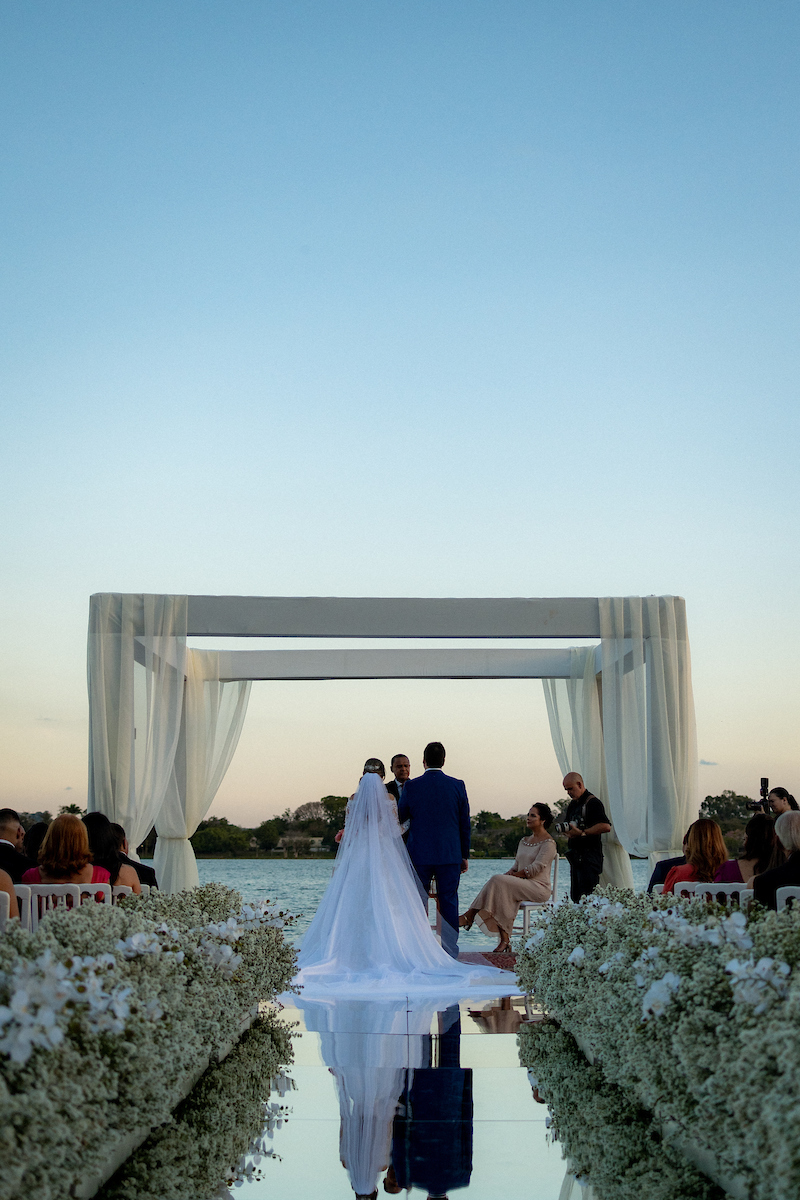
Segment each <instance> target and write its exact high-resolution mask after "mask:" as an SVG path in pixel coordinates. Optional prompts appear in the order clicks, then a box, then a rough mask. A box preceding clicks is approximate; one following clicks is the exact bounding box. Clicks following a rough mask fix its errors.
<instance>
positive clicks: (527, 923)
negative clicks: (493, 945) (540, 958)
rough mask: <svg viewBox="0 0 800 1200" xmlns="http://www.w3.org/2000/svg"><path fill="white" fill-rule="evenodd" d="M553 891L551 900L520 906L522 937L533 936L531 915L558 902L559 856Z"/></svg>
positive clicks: (524, 903)
mask: <svg viewBox="0 0 800 1200" xmlns="http://www.w3.org/2000/svg"><path fill="white" fill-rule="evenodd" d="M551 882H552V889H551V892H550V899H549V900H523V901H522V904H520V906H519V908H520V912H521V913H522V930H521V932H522V936H523V937H524V938H529V937H530V935H531V913H534V912H537V911H541V909H543V908H550V907H551V906H552V905H553V904H555V903H556V902H557V900H558V855H556V856H555V858H554V859H553V874H552V880H551ZM512 932H513V933H519V932H520V930H519V929H515V930H512Z"/></svg>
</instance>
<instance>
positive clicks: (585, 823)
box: [564, 771, 611, 901]
mask: <svg viewBox="0 0 800 1200" xmlns="http://www.w3.org/2000/svg"><path fill="white" fill-rule="evenodd" d="M564 791H565V792H566V793H567V795H568V796H569V805H568V806H567V811H566V813H565V815H564V819H565V820H566V821H569V822H570V830H569V832H568V834H567V842H568V845H567V858H568V859H569V870H570V888H569V894H570V898H571V899H572V900H576V901H577V900H580V898H581V896H588V895H589V893H590V892H593V891H594V889H595V888H596V887H597V885H598V883H599V882H600V874H601V872H602V870H603V843H602V840H601V834H603V833H608V832H609V830H610V829H611V825H610V823H609V820H608V817H607V816H606V810H605V809H604V808H603V802H602V800H598V798H597V796H594V795H592V793H591V792H590V791H587V789H586V785H585V784H584V782H583V779H582V778H581V776H580V775H579V774H578V772H577V771H570V773H569V774H568V775H565V776H564Z"/></svg>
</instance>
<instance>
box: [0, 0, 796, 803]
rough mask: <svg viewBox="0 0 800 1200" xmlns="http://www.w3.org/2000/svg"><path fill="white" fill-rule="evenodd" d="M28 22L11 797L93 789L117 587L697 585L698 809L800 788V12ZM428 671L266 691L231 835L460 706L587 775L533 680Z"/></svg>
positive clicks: (393, 8)
mask: <svg viewBox="0 0 800 1200" xmlns="http://www.w3.org/2000/svg"><path fill="white" fill-rule="evenodd" d="M0 24H1V25H2V38H1V39H0V43H1V44H2V48H1V49H0V54H1V55H2V59H3V61H2V64H1V66H2V69H0V93H1V94H2V111H3V113H4V117H3V120H2V156H3V164H4V166H3V171H2V180H0V201H1V202H2V230H3V233H2V239H1V243H0V244H1V245H2V250H1V251H0V253H2V263H1V264H0V268H1V271H2V279H3V284H2V305H3V310H2V329H3V335H2V336H3V348H2V363H1V364H0V369H1V371H2V374H1V375H0V386H1V387H2V397H3V399H2V407H3V427H2V445H3V460H4V468H3V472H2V482H0V487H2V489H3V500H4V509H5V512H6V520H5V521H4V523H3V525H4V532H3V535H2V536H3V563H4V566H5V568H6V569H5V571H4V584H5V586H4V587H3V589H2V618H3V624H4V628H5V629H6V633H7V638H6V643H5V651H6V653H5V654H4V659H5V667H4V670H3V672H2V679H0V689H2V690H1V691H0V728H1V729H2V733H3V741H4V749H3V751H2V753H3V758H4V761H5V763H6V766H7V771H6V772H5V783H4V784H3V785H2V794H3V799H4V800H5V802H14V803H18V804H19V805H20V806H21V807H29V806H30V807H38V806H39V805H40V804H44V803H47V804H49V805H50V806H51V807H52V806H53V805H54V804H58V803H60V802H61V801H62V798H63V795H64V793H65V791H66V789H68V788H69V789H72V791H73V793H74V794H76V795H79V796H81V795H83V793H84V792H85V778H86V766H85V742H86V697H85V668H84V657H85V629H86V615H87V602H88V596H89V594H90V593H92V592H94V591H110V590H122V591H165V592H167V591H168V592H184V591H185V592H190V593H192V592H224V593H255V594H288V595H292V594H323V595H325V594H339V595H392V594H398V595H608V594H645V593H651V592H655V593H662V592H664V593H666V592H672V593H677V594H681V595H684V596H685V597H686V599H687V605H688V614H689V628H690V632H691V636H692V646H693V655H694V668H695V690H696V698H697V707H698V727H699V734H700V753H701V755H702V757H703V758H704V759H706V760H708V761H710V762H715V763H717V764H718V766H716V767H713V768H712V767H708V768H703V773H702V775H701V780H702V784H701V786H702V789H703V791H705V790H714V791H716V790H719V789H720V788H722V787H735V788H737V789H739V790H745V791H750V792H751V793H752V792H753V789H754V788H755V787H757V781H758V777H759V776H760V775H762V774H768V775H769V776H770V777H771V778H772V779H773V780H774V781H776V782H778V781H780V782H782V783H784V784H785V785H786V786H788V787H789V788H790V790H793V791H797V789H798V787H800V778H798V765H799V763H798V751H797V725H798V717H799V716H800V694H799V692H800V689H798V685H797V678H798V674H799V673H800V672H799V668H800V661H798V660H799V658H800V656H799V655H798V651H797V639H796V635H795V623H796V612H797V604H796V599H795V597H796V594H797V587H798V554H797V535H796V529H797V499H796V496H797V484H796V461H797V433H798V402H797V377H798V336H797V330H798V295H797V278H798V257H799V255H798V249H799V248H800V247H799V240H798V176H799V174H800V172H799V171H798V144H799V143H798V123H799V120H798V113H800V106H799V105H798V100H800V95H798V93H799V92H800V73H798V34H800V15H799V14H798V11H797V9H796V8H795V7H794V6H792V5H789V4H784V3H775V4H772V5H757V4H750V3H736V2H733V3H731V2H726V3H714V2H707V3H704V4H702V5H698V4H695V3H662V4H658V5H649V4H643V3H615V2H609V3H605V4H602V5H598V4H596V3H580V2H578V3H567V4H561V3H558V4H557V3H535V2H528V3H524V4H523V3H520V4H516V3H503V2H502V0H501V2H498V3H496V4H493V5H491V6H490V5H486V4H482V3H481V4H479V3H474V2H463V0H459V2H458V3H455V2H449V0H440V2H430V0H429V2H427V3H404V4H402V5H398V4H389V3H385V2H378V3H376V2H371V3H369V4H367V3H361V4H359V3H346V2H342V3H328V4H322V3H307V4H302V3H268V2H263V0H262V2H260V3H246V2H237V3H225V4H223V3H221V2H219V0H217V2H214V3H192V4H187V3H137V4H136V5H123V4H118V3H114V4H108V3H70V4H64V3H58V4H57V3H46V2H43V3H37V4H36V5H35V6H31V5H27V4H24V3H13V2H12V3H8V4H6V5H5V6H4V9H3V14H2V18H0ZM296 686H298V685H293V687H296ZM409 686H410V688H411V690H410V691H409V692H408V694H406V693H405V692H404V690H403V688H400V687H399V686H390V685H386V684H370V685H358V686H357V687H353V686H352V685H336V684H332V685H309V686H308V687H306V688H305V690H303V689H302V688H301V689H300V691H299V692H298V694H297V699H296V701H295V700H294V699H292V700H291V702H290V701H289V700H288V699H287V697H289V694H290V692H291V694H292V696H294V691H292V689H289V688H288V685H286V688H287V690H284V691H282V692H275V689H272V690H271V685H260V688H259V687H256V688H255V689H254V692H253V699H252V701H251V720H250V721H249V722H248V726H247V727H246V729H245V734H244V735H243V739H242V743H241V746H240V752H239V755H238V757H237V760H236V761H235V763H234V766H233V767H232V768H231V773H230V775H229V777H228V779H227V780H226V782H225V784H224V785H223V789H222V791H221V792H220V795H219V797H218V800H217V802H216V808H217V811H219V812H221V813H222V812H224V813H226V814H227V815H231V816H240V817H242V818H243V819H244V817H246V816H247V817H248V818H249V815H252V814H256V815H257V814H258V813H260V812H261V810H262V809H263V810H268V811H278V810H281V809H283V808H284V807H286V804H287V803H288V804H291V805H292V806H293V805H294V804H295V803H300V802H301V801H302V800H304V799H309V798H315V797H316V796H317V795H320V794H323V793H324V792H328V791H334V792H338V791H342V790H345V789H346V788H348V787H350V786H351V784H352V780H353V774H354V772H353V769H352V765H351V764H352V760H353V758H354V757H355V759H356V760H357V763H358V761H363V758H364V757H366V755H367V754H368V753H376V752H377V753H381V752H384V753H386V754H387V755H388V754H390V753H391V752H392V750H393V749H395V748H396V745H395V743H398V744H400V745H402V744H405V742H406V739H407V738H408V740H409V741H413V740H414V739H417V740H419V739H420V738H422V739H423V741H422V744H424V740H427V739H426V738H425V733H424V730H425V728H427V727H428V726H429V725H430V724H431V723H433V722H435V721H437V720H441V721H442V722H443V723H444V724H446V727H447V729H448V736H449V738H450V741H451V745H452V746H453V749H452V750H451V759H454V760H456V761H453V762H452V769H453V771H454V773H456V774H464V775H465V776H466V777H467V778H468V781H469V779H470V778H474V779H475V780H476V781H477V782H476V784H475V793H476V797H477V803H479V804H480V805H481V806H484V804H487V805H489V806H490V807H493V808H497V809H499V810H501V811H507V812H515V811H520V809H521V808H522V807H524V806H526V803H527V802H528V797H531V798H548V797H549V796H551V795H552V792H553V788H556V790H557V788H558V773H557V769H556V768H555V762H554V758H553V756H552V751H551V750H550V748H549V744H548V740H547V731H546V727H545V717H544V706H543V703H542V701H541V696H540V694H539V691H538V689H537V691H536V695H535V696H534V695H532V694H530V691H527V692H526V691H524V690H523V691H521V690H520V688H519V687H518V686H517V685H513V684H505V685H497V686H495V685H492V687H491V689H489V688H488V686H487V685H481V687H483V689H484V690H480V688H479V687H478V685H459V686H458V688H457V689H456V690H453V689H452V688H449V687H445V686H444V685H442V687H441V688H439V689H438V690H437V689H436V688H433V687H432V685H423V684H418V685H409ZM534 686H536V685H534ZM348 689H349V690H348ZM273 693H274V695H273ZM490 694H491V699H490ZM332 697H335V699H332ZM343 710H344V711H345V712H346V714H347V717H346V719H345V720H341V718H340V714H341V713H342V711H343ZM289 711H291V713H292V717H291V720H290V719H289V717H288V715H287V714H288V712H289ZM501 731H502V732H501ZM395 733H396V734H397V736H396V737H395V738H394V741H392V737H393V735H394V734H395ZM384 741H386V743H387V745H386V746H383V742H384ZM375 742H378V743H379V744H380V745H379V747H376V746H375V745H374V743H375ZM362 745H363V746H364V747H365V748H364V749H363V750H362V748H361V747H362ZM419 749H420V750H421V745H420V747H419ZM498 762H499V763H501V764H502V765H501V766H499V767H498V766H497V764H498ZM356 765H357V764H356ZM356 773H357V772H356ZM320 789H321V790H320ZM68 798H71V797H68ZM474 802H476V801H475V800H474Z"/></svg>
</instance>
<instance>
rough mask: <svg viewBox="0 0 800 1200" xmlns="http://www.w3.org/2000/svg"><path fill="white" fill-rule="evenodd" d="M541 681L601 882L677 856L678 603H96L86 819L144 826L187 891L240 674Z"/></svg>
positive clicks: (162, 870) (685, 801) (682, 785)
mask: <svg viewBox="0 0 800 1200" xmlns="http://www.w3.org/2000/svg"><path fill="white" fill-rule="evenodd" d="M188 637H303V638H309V637H313V638H355V637H361V638H370V639H380V638H474V639H486V640H489V639H499V638H504V639H518V640H520V641H521V642H523V643H527V642H528V641H529V640H531V639H536V638H599V639H600V643H599V645H597V646H590V647H586V646H582V647H578V648H572V649H565V650H553V649H544V648H539V649H537V648H531V647H530V646H529V645H527V644H523V645H522V646H521V647H520V648H514V649H489V648H485V647H476V648H474V649H472V648H469V649H439V648H431V649H418V648H415V649H399V650H398V649H364V650H330V649H313V650H263V651H248V650H238V651H200V650H192V649H191V648H189V647H188V646H187V638H188ZM399 678H416V679H423V678H425V679H498V678H507V679H520V678H529V679H542V680H543V683H544V687H545V698H546V701H547V711H548V716H549V719H550V729H551V733H552V736H553V744H554V747H555V751H556V757H557V758H558V762H559V765H560V766H561V768H562V770H563V771H565V772H566V771H568V770H577V771H580V772H581V774H582V775H583V776H584V779H585V780H586V783H587V786H588V787H589V788H590V790H592V791H594V792H596V793H597V795H599V796H600V797H601V798H602V799H603V800H604V801H605V802H606V806H607V809H608V811H609V816H610V818H611V821H612V823H613V826H614V833H613V834H611V835H607V837H606V847H605V851H606V871H605V874H604V879H605V881H607V882H613V883H618V884H620V885H627V886H630V884H631V882H632V877H631V871H630V861H629V858H628V855H629V854H637V855H644V854H649V855H651V856H653V857H654V858H658V857H661V856H663V855H664V854H669V853H675V854H677V853H680V845H681V839H682V835H683V832H684V830H685V828H686V826H687V824H688V823H689V822H690V821H691V820H692V819H693V818H694V816H695V815H696V813H697V803H698V795H697V752H696V738H695V721H694V701H693V697H692V683H691V662H690V654H689V641H688V636H687V631H686V606H685V602H684V601H683V600H682V599H681V598H680V597H676V596H648V597H644V598H642V597H639V596H629V597H624V598H608V599H606V598H600V599H598V598H593V597H579V598H573V599H451V600H445V599H406V598H403V599H377V598H345V597H300V598H298V597H258V596H154V595H147V594H141V595H140V594H123V593H99V594H97V595H94V596H92V597H91V601H90V615H89V648H88V682H89V809H90V810H99V811H101V812H104V813H106V814H107V815H108V817H109V818H110V819H111V820H112V821H118V822H119V823H120V824H121V825H123V826H124V827H125V829H126V831H127V833H128V838H129V842H130V845H131V847H134V846H137V845H139V844H140V843H141V842H142V841H143V840H144V838H145V837H146V836H147V834H148V833H149V831H150V830H151V829H152V828H153V826H154V825H155V828H156V831H157V834H158V841H157V848H156V864H155V865H156V869H157V872H158V875H159V879H160V881H161V883H162V886H163V887H164V888H165V889H166V890H168V891H179V890H181V889H182V888H184V887H191V886H193V885H195V884H196V883H197V879H198V876H197V865H196V862H195V859H194V853H193V851H192V848H191V844H190V842H189V838H190V837H191V836H192V834H193V833H194V831H195V830H196V828H197V826H198V824H199V823H200V821H201V820H202V819H203V817H204V816H205V814H206V812H208V809H209V808H210V806H211V803H212V801H213V799H214V796H215V795H216V792H217V789H218V788H219V785H220V783H221V782H222V779H223V778H224V775H225V772H226V770H227V769H228V765H229V764H230V761H231V759H232V757H233V754H234V751H235V749H236V745H237V743H238V740H239V735H240V733H241V729H242V724H243V722H244V717H245V712H246V709H247V701H248V697H249V689H250V682H251V681H252V680H254V679H399Z"/></svg>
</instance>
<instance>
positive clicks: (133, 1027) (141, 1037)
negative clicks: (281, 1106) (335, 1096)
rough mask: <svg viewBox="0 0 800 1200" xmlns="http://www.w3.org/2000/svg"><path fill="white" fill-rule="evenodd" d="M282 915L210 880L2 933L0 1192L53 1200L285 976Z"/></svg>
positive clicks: (177, 1093) (137, 1124)
mask: <svg viewBox="0 0 800 1200" xmlns="http://www.w3.org/2000/svg"><path fill="white" fill-rule="evenodd" d="M282 925H283V917H282V915H281V914H279V913H276V912H274V911H273V910H272V909H270V908H269V907H268V906H266V905H259V906H250V905H245V906H243V905H242V903H241V897H240V896H239V895H238V894H237V893H236V892H232V891H230V890H229V889H227V888H223V887H220V886H219V885H216V884H212V885H209V886H207V887H204V888H198V889H195V890H194V891H192V892H185V893H182V894H180V895H178V896H162V895H159V894H158V893H152V894H151V895H150V896H149V897H147V898H145V897H130V898H129V899H127V900H125V901H123V903H121V904H119V905H115V906H114V907H113V908H111V909H109V908H107V907H106V906H105V905H100V904H83V905H82V906H81V907H80V908H79V909H77V910H75V911H72V912H68V911H66V910H64V909H59V910H57V911H55V912H53V913H51V914H49V915H48V916H47V917H46V918H45V919H44V920H43V921H42V923H41V925H40V926H39V929H38V930H37V932H36V933H35V934H31V933H28V932H27V931H26V930H22V929H20V928H19V927H18V926H15V925H11V926H10V927H9V930H8V932H7V933H6V935H5V936H4V937H3V938H0V1153H1V1154H2V1160H3V1163H4V1168H3V1172H2V1175H1V1177H0V1200H11V1198H12V1197H19V1196H20V1195H24V1194H27V1193H31V1194H32V1193H34V1192H35V1193H36V1195H37V1198H38V1200H60V1198H61V1197H64V1196H66V1195H67V1194H68V1193H69V1191H70V1190H71V1188H72V1187H73V1186H74V1185H75V1184H76V1183H77V1181H79V1180H80V1179H82V1178H85V1177H86V1176H87V1175H88V1176H90V1175H91V1174H92V1172H95V1171H98V1170H101V1169H102V1167H103V1165H104V1162H105V1161H106V1160H107V1157H108V1154H109V1149H110V1148H111V1147H113V1145H114V1144H115V1143H116V1142H119V1140H120V1139H121V1137H123V1136H124V1135H127V1134H130V1133H132V1132H133V1131H135V1130H137V1129H141V1128H143V1127H144V1128H151V1127H153V1126H154V1125H156V1124H158V1123H160V1122H163V1121H165V1120H166V1119H167V1118H168V1117H169V1114H170V1112H171V1110H172V1108H173V1107H174V1105H175V1103H176V1102H177V1101H178V1100H179V1099H181V1098H182V1091H181V1089H182V1085H183V1084H184V1082H185V1080H186V1079H187V1078H189V1077H191V1075H192V1073H193V1072H197V1071H199V1070H202V1068H203V1066H204V1064H205V1063H206V1062H207V1061H208V1060H209V1058H210V1059H211V1060H212V1061H213V1060H214V1059H215V1058H217V1057H218V1055H219V1053H220V1051H222V1050H223V1049H225V1048H227V1047H228V1046H229V1045H230V1043H231V1042H233V1041H236V1040H237V1038H238V1037H239V1035H240V1030H241V1024H242V1020H243V1018H244V1017H245V1016H247V1015H248V1014H249V1013H251V1012H252V1011H253V1010H254V1008H255V1006H256V1005H257V1004H258V1002H259V1000H266V999H270V998H272V997H274V996H275V995H276V994H277V993H278V992H280V991H282V990H284V989H285V988H286V987H287V986H288V985H289V982H290V980H291V978H292V976H293V974H294V971H295V956H294V952H293V950H292V949H291V947H289V946H288V945H287V944H286V942H285V941H284V939H283V934H282V932H281V929H282Z"/></svg>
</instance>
